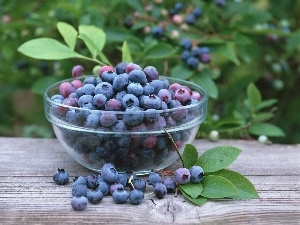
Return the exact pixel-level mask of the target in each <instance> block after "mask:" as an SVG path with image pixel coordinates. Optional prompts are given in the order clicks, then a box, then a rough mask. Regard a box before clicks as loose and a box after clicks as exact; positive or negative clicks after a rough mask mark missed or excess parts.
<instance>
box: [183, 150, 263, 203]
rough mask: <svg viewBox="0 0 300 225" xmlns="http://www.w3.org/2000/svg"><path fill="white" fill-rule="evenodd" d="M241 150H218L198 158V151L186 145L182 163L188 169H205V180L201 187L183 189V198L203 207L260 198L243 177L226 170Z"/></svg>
mask: <svg viewBox="0 0 300 225" xmlns="http://www.w3.org/2000/svg"><path fill="white" fill-rule="evenodd" d="M240 153H241V150H240V149H239V148H236V147H233V146H216V147H213V148H211V149H208V150H207V151H205V152H204V153H203V154H202V155H200V156H198V151H197V149H196V147H195V146H194V145H192V144H186V145H185V148H184V151H183V154H182V159H183V163H184V165H185V167H186V168H190V167H192V166H194V165H197V166H201V167H202V169H203V170H204V173H205V176H204V178H203V180H202V181H201V182H200V183H197V184H195V183H187V184H181V185H179V189H180V190H181V192H182V194H183V196H184V197H185V198H186V199H188V200H189V201H190V202H192V203H194V204H196V205H200V206H201V205H203V204H205V203H206V202H207V200H208V199H220V198H229V199H236V200H237V199H239V200H245V199H253V198H259V195H258V193H257V191H256V189H255V187H254V185H253V184H252V183H251V182H250V181H249V180H248V179H247V178H246V177H245V176H243V175H242V174H240V173H237V172H235V171H232V170H229V169H226V167H228V166H229V165H230V164H232V163H233V162H234V161H235V160H236V159H237V157H238V156H239V154H240Z"/></svg>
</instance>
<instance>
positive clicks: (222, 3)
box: [215, 0, 226, 7]
mask: <svg viewBox="0 0 300 225" xmlns="http://www.w3.org/2000/svg"><path fill="white" fill-rule="evenodd" d="M215 4H216V6H218V7H223V6H225V5H226V0H215Z"/></svg>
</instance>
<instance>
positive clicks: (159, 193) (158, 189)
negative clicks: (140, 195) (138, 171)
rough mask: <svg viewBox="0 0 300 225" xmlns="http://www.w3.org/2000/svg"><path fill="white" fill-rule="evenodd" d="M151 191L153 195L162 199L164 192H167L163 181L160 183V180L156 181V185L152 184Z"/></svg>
mask: <svg viewBox="0 0 300 225" xmlns="http://www.w3.org/2000/svg"><path fill="white" fill-rule="evenodd" d="M153 191H154V194H155V196H156V197H157V198H158V199H163V198H164V197H165V196H166V194H167V188H166V186H165V185H164V184H163V183H161V182H159V183H156V185H155V186H154V189H153Z"/></svg>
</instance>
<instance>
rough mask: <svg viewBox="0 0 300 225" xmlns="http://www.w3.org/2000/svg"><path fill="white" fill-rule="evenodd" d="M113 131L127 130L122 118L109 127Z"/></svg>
mask: <svg viewBox="0 0 300 225" xmlns="http://www.w3.org/2000/svg"><path fill="white" fill-rule="evenodd" d="M111 129H112V131H114V132H124V131H126V130H127V126H126V124H125V123H124V121H123V120H117V122H116V123H115V124H114V125H113V126H112V127H111Z"/></svg>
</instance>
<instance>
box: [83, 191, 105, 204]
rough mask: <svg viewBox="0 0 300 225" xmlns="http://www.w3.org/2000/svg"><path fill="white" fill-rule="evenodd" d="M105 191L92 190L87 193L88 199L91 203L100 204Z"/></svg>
mask: <svg viewBox="0 0 300 225" xmlns="http://www.w3.org/2000/svg"><path fill="white" fill-rule="evenodd" d="M103 196H104V195H103V193H102V191H101V190H99V189H98V190H90V191H88V193H87V199H88V201H89V202H90V203H93V204H98V203H100V202H101V201H102V199H103Z"/></svg>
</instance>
